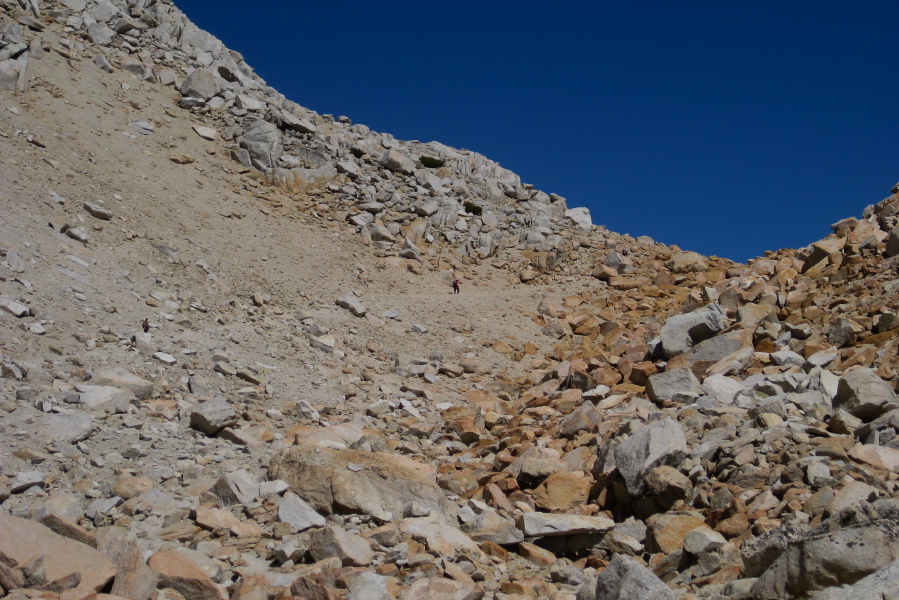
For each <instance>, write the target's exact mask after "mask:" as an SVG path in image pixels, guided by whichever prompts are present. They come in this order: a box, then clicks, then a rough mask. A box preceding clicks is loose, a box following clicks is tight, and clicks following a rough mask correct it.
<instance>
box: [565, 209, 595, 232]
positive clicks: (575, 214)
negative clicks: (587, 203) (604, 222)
mask: <svg viewBox="0 0 899 600" xmlns="http://www.w3.org/2000/svg"><path fill="white" fill-rule="evenodd" d="M565 218H566V219H568V220H569V221H571V222H572V223H574V224H575V225H576V226H577V228H578V229H583V230H584V231H590V230H591V229H592V228H593V220H592V219H591V218H590V209H589V208H586V207H583V206H578V207H577V208H570V209H568V210H566V211H565Z"/></svg>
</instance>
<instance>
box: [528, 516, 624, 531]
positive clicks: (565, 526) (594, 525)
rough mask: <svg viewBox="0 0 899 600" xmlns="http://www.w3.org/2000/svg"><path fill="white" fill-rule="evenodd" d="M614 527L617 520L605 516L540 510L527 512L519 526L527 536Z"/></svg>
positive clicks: (601, 529) (602, 529)
mask: <svg viewBox="0 0 899 600" xmlns="http://www.w3.org/2000/svg"><path fill="white" fill-rule="evenodd" d="M613 527H615V521H613V520H612V519H606V518H605V517H588V516H585V515H566V514H559V515H556V514H550V513H538V512H533V513H525V514H523V515H522V516H521V518H520V519H519V521H518V528H519V529H521V531H522V532H523V533H524V535H525V536H527V537H544V536H550V535H574V534H576V533H602V532H604V531H609V530H610V529H612V528H613Z"/></svg>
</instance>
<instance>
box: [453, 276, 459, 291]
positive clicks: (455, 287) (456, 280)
mask: <svg viewBox="0 0 899 600" xmlns="http://www.w3.org/2000/svg"><path fill="white" fill-rule="evenodd" d="M453 293H454V294H458V293H459V278H458V277H453Z"/></svg>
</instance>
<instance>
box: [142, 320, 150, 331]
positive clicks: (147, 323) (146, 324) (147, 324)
mask: <svg viewBox="0 0 899 600" xmlns="http://www.w3.org/2000/svg"><path fill="white" fill-rule="evenodd" d="M141 327H143V328H144V333H150V319H144V322H143V323H141Z"/></svg>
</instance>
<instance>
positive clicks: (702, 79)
mask: <svg viewBox="0 0 899 600" xmlns="http://www.w3.org/2000/svg"><path fill="white" fill-rule="evenodd" d="M175 2H176V5H177V6H179V8H181V9H182V10H183V11H185V13H187V15H188V16H189V17H190V18H191V19H192V20H193V21H194V22H195V23H196V24H197V25H199V26H200V27H202V28H203V29H206V30H208V31H210V32H211V33H213V34H214V35H216V36H217V37H219V38H220V39H221V40H222V41H223V42H225V44H226V45H227V46H228V47H229V48H232V49H234V50H237V51H239V52H241V53H242V54H243V55H244V56H245V57H246V59H247V62H249V64H250V65H251V66H253V67H254V68H255V69H256V71H257V72H258V73H259V74H260V75H261V76H262V77H263V78H264V79H265V80H266V81H267V82H268V83H269V85H271V86H273V87H275V88H276V89H278V90H279V91H280V92H282V93H283V94H285V95H286V96H287V97H288V98H290V99H292V100H294V101H296V102H297V103H299V104H301V105H302V106H305V107H307V108H310V109H312V110H315V111H316V112H318V113H330V114H334V115H335V116H337V115H346V116H348V117H350V118H352V119H353V121H354V122H356V123H363V124H365V125H368V126H369V127H371V128H372V129H373V130H375V131H383V132H389V133H392V134H393V135H394V136H396V137H397V138H400V139H417V140H421V141H431V140H437V141H440V142H443V143H445V144H448V145H451V146H455V147H461V148H468V149H470V150H476V151H478V152H481V153H483V154H485V155H486V156H488V157H490V158H492V159H493V160H496V161H498V162H500V163H501V164H502V165H503V166H505V167H507V168H509V169H512V170H513V171H515V172H516V173H518V174H519V175H520V176H521V177H522V180H523V181H525V182H527V183H533V184H534V185H536V186H537V187H538V188H539V189H542V190H544V191H546V192H556V193H558V194H561V195H563V196H565V197H566V198H568V202H569V205H571V206H587V207H589V208H590V211H591V213H592V214H593V221H594V223H597V224H601V225H606V226H607V227H609V228H610V229H612V230H613V231H617V232H621V233H630V234H631V235H634V236H638V235H650V236H652V237H653V238H655V239H657V240H659V241H662V242H665V243H668V244H678V245H679V246H681V247H682V248H684V249H689V250H696V251H698V252H702V253H703V254H716V255H719V256H725V257H728V258H732V259H734V260H740V261H743V260H746V259H748V258H751V257H754V256H758V255H761V254H762V253H763V252H764V251H765V250H773V249H778V248H783V247H802V246H805V245H807V244H809V243H811V242H813V241H815V240H818V239H820V238H822V237H824V236H825V235H826V234H828V233H829V232H830V229H829V227H828V226H829V225H830V224H831V223H833V222H835V221H837V220H839V219H841V218H843V217H847V216H861V212H862V210H863V209H864V207H865V206H866V205H867V204H872V203H874V202H877V201H879V200H881V199H882V198H884V197H886V196H887V195H888V194H889V189H890V188H891V187H892V186H893V184H894V183H896V181H897V180H899V160H897V159H899V156H897V146H899V110H897V108H899V69H897V65H899V60H897V58H899V51H897V42H896V26H897V23H899V3H896V2H887V1H872V2H857V3H848V2H835V1H830V0H823V1H817V2H811V1H792V2H783V1H781V2H770V1H756V2H745V1H744V2H721V1H720V0H717V1H715V2H710V1H697V2H687V3H684V2H670V1H666V2H662V1H654V2H641V1H635V2H615V3H611V2H597V3H587V2H565V1H561V2H530V1H521V2H502V1H495V0H494V1H490V0H487V1H481V2H471V1H469V0H456V1H455V2H434V1H428V0H421V1H418V2H406V1H395V2H370V1H369V2H355V1H353V2H340V1H336V2H296V1H294V2H284V1H268V2H259V3H255V4H254V3H248V2H246V1H240V2H238V1H237V0H218V1H217V2H215V3H210V2H209V1H208V0H204V1H200V0H175Z"/></svg>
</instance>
